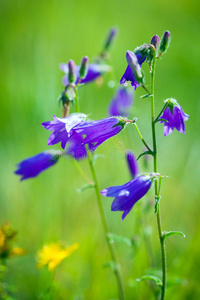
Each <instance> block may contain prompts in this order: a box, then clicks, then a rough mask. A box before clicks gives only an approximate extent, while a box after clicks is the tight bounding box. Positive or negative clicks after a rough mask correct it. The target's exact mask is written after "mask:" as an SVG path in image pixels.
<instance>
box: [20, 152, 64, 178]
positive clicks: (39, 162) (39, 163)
mask: <svg viewBox="0 0 200 300" xmlns="http://www.w3.org/2000/svg"><path fill="white" fill-rule="evenodd" d="M61 155H62V152H61V151H56V150H55V151H44V152H41V153H39V154H37V155H35V156H32V157H29V158H26V159H25V160H23V161H21V162H20V163H19V164H18V165H17V167H18V169H17V170H16V171H15V174H17V175H20V176H22V177H21V179H20V180H24V179H28V178H32V177H36V176H37V175H38V174H39V173H41V172H43V171H44V170H46V169H47V168H49V167H51V166H53V165H55V164H56V163H57V161H58V159H59V157H60V156H61Z"/></svg>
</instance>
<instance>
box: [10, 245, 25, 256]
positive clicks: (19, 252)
mask: <svg viewBox="0 0 200 300" xmlns="http://www.w3.org/2000/svg"><path fill="white" fill-rule="evenodd" d="M25 254H27V251H26V250H25V249H22V248H20V247H15V248H12V250H11V251H10V255H25Z"/></svg>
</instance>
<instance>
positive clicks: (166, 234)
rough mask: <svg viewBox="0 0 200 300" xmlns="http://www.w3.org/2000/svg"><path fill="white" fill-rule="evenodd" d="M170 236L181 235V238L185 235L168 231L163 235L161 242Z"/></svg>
mask: <svg viewBox="0 0 200 300" xmlns="http://www.w3.org/2000/svg"><path fill="white" fill-rule="evenodd" d="M171 235H181V236H183V237H185V234H184V233H183V232H181V231H168V232H165V233H163V240H164V239H166V238H167V237H169V236H171Z"/></svg>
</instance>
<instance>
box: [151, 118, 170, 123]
mask: <svg viewBox="0 0 200 300" xmlns="http://www.w3.org/2000/svg"><path fill="white" fill-rule="evenodd" d="M160 121H164V122H166V123H168V122H169V121H168V120H165V119H155V120H154V123H157V122H160Z"/></svg>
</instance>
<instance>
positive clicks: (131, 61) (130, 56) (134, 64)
mask: <svg viewBox="0 0 200 300" xmlns="http://www.w3.org/2000/svg"><path fill="white" fill-rule="evenodd" d="M126 60H127V63H128V65H129V67H130V68H131V71H132V73H133V74H134V75H135V78H136V80H137V82H138V83H139V84H142V83H143V75H142V71H141V68H140V65H139V63H138V59H137V57H136V55H135V54H134V53H133V52H132V51H127V52H126Z"/></svg>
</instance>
